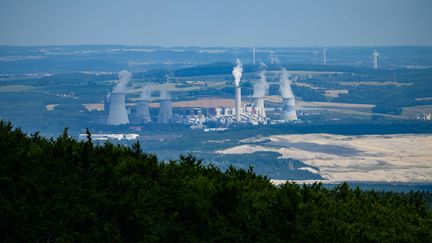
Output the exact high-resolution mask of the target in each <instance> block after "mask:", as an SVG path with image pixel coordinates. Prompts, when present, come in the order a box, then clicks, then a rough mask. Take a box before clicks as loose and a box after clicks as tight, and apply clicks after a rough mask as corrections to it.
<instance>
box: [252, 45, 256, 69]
mask: <svg viewBox="0 0 432 243" xmlns="http://www.w3.org/2000/svg"><path fill="white" fill-rule="evenodd" d="M255 53H256V50H255V46H254V47H252V60H253V65H254V66H255Z"/></svg>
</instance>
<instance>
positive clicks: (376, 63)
mask: <svg viewBox="0 0 432 243" xmlns="http://www.w3.org/2000/svg"><path fill="white" fill-rule="evenodd" d="M378 57H381V53H379V52H378V51H377V50H376V49H375V50H374V51H373V53H372V58H373V68H374V69H378Z"/></svg>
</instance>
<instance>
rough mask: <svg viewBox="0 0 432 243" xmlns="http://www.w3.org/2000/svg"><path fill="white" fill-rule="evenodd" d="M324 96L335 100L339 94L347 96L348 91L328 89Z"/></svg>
mask: <svg viewBox="0 0 432 243" xmlns="http://www.w3.org/2000/svg"><path fill="white" fill-rule="evenodd" d="M324 92H325V93H324V95H325V96H327V97H330V98H337V97H339V95H340V94H348V93H349V90H347V89H329V90H326V91H324Z"/></svg>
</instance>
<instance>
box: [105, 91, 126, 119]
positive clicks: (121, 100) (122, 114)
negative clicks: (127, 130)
mask: <svg viewBox="0 0 432 243" xmlns="http://www.w3.org/2000/svg"><path fill="white" fill-rule="evenodd" d="M125 99H126V97H125V94H124V93H111V96H110V102H109V104H110V105H109V113H108V120H107V124H108V125H122V124H128V123H129V118H128V115H127V111H126V103H125Z"/></svg>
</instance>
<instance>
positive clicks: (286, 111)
mask: <svg viewBox="0 0 432 243" xmlns="http://www.w3.org/2000/svg"><path fill="white" fill-rule="evenodd" d="M281 119H282V120H284V121H295V120H297V113H296V110H295V98H294V97H291V98H283V102H282V112H281Z"/></svg>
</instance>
